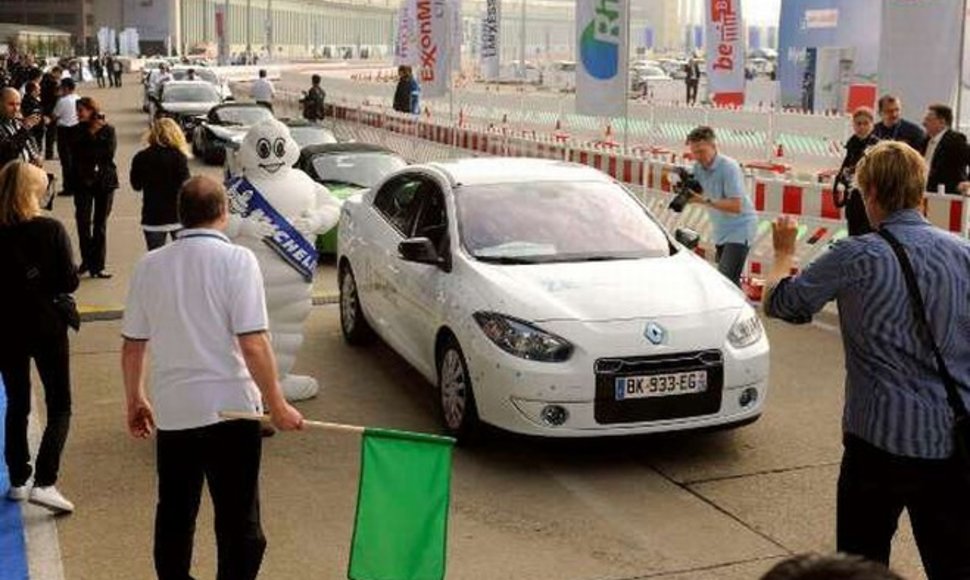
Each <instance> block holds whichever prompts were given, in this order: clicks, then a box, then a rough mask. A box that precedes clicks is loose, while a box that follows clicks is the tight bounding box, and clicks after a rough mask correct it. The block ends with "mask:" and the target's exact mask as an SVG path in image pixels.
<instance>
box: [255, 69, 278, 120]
mask: <svg viewBox="0 0 970 580" xmlns="http://www.w3.org/2000/svg"><path fill="white" fill-rule="evenodd" d="M275 95H276V89H275V88H273V82H272V81H270V80H269V79H268V78H266V69H263V68H261V69H259V78H258V79H256V80H255V81H254V82H253V86H252V88H251V89H250V90H249V96H250V97H252V99H253V100H254V101H256V102H257V103H259V104H261V105H263V106H265V107H266V108H268V109H269V110H270V111H272V110H273V97H274V96H275Z"/></svg>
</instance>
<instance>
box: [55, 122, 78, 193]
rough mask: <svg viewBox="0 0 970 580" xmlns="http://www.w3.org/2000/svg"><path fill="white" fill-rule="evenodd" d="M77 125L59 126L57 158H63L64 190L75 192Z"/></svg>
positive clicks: (62, 176)
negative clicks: (74, 149)
mask: <svg viewBox="0 0 970 580" xmlns="http://www.w3.org/2000/svg"><path fill="white" fill-rule="evenodd" d="M76 129H77V127H76V126H75V127H60V126H58V127H57V158H58V159H60V160H61V183H62V184H63V185H62V188H63V189H64V191H66V192H68V193H71V194H73V193H74V155H73V154H72V148H73V147H74V138H75V135H76V134H77V131H76Z"/></svg>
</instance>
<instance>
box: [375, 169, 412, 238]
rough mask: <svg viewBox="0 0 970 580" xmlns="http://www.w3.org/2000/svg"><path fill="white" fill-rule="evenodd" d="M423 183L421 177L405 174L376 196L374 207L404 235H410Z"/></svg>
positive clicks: (383, 188)
mask: <svg viewBox="0 0 970 580" xmlns="http://www.w3.org/2000/svg"><path fill="white" fill-rule="evenodd" d="M421 184H422V181H421V179H420V178H419V177H417V176H415V175H405V176H402V177H401V178H399V179H395V180H394V181H391V182H389V183H388V184H387V185H385V186H384V187H382V188H381V190H380V191H378V192H377V196H376V197H375V198H374V209H375V210H377V213H379V214H380V215H381V216H382V217H383V218H384V219H385V220H387V222H388V223H390V224H391V226H392V227H393V228H394V229H396V230H397V231H398V233H399V234H401V236H403V237H407V236H409V235H410V233H411V229H412V227H413V225H414V220H415V218H416V217H417V214H418V207H419V205H420V198H419V197H418V195H417V194H418V190H419V189H420V188H421Z"/></svg>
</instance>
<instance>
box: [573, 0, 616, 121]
mask: <svg viewBox="0 0 970 580" xmlns="http://www.w3.org/2000/svg"><path fill="white" fill-rule="evenodd" d="M628 3H629V0H577V1H576V36H577V39H578V40H577V43H576V45H577V46H578V47H579V48H578V51H579V58H578V59H577V60H578V63H577V66H576V112H577V113H579V114H581V115H595V116H604V117H619V116H622V115H624V114H625V113H626V104H627V93H628V91H629V83H628V78H629V76H628V75H629V68H628V64H627V61H628V59H629V39H628V38H627V31H628V26H627V18H628V15H629V11H628Z"/></svg>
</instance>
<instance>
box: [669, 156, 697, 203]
mask: <svg viewBox="0 0 970 580" xmlns="http://www.w3.org/2000/svg"><path fill="white" fill-rule="evenodd" d="M669 180H670V185H671V187H672V188H673V190H674V194H675V195H674V199H673V200H671V201H670V205H668V206H667V208H668V209H670V210H672V211H674V212H675V213H681V212H683V211H684V208H685V207H687V203H688V202H689V201H690V198H691V197H693V196H694V193H702V192H703V191H704V187H703V186H702V185H701V184H700V182H698V181H697V178H695V177H694V175H693V174H692V173H691V172H690V171H687V169H686V168H684V167H678V168H676V173H674V174H672V175H671V176H670V177H669Z"/></svg>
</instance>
